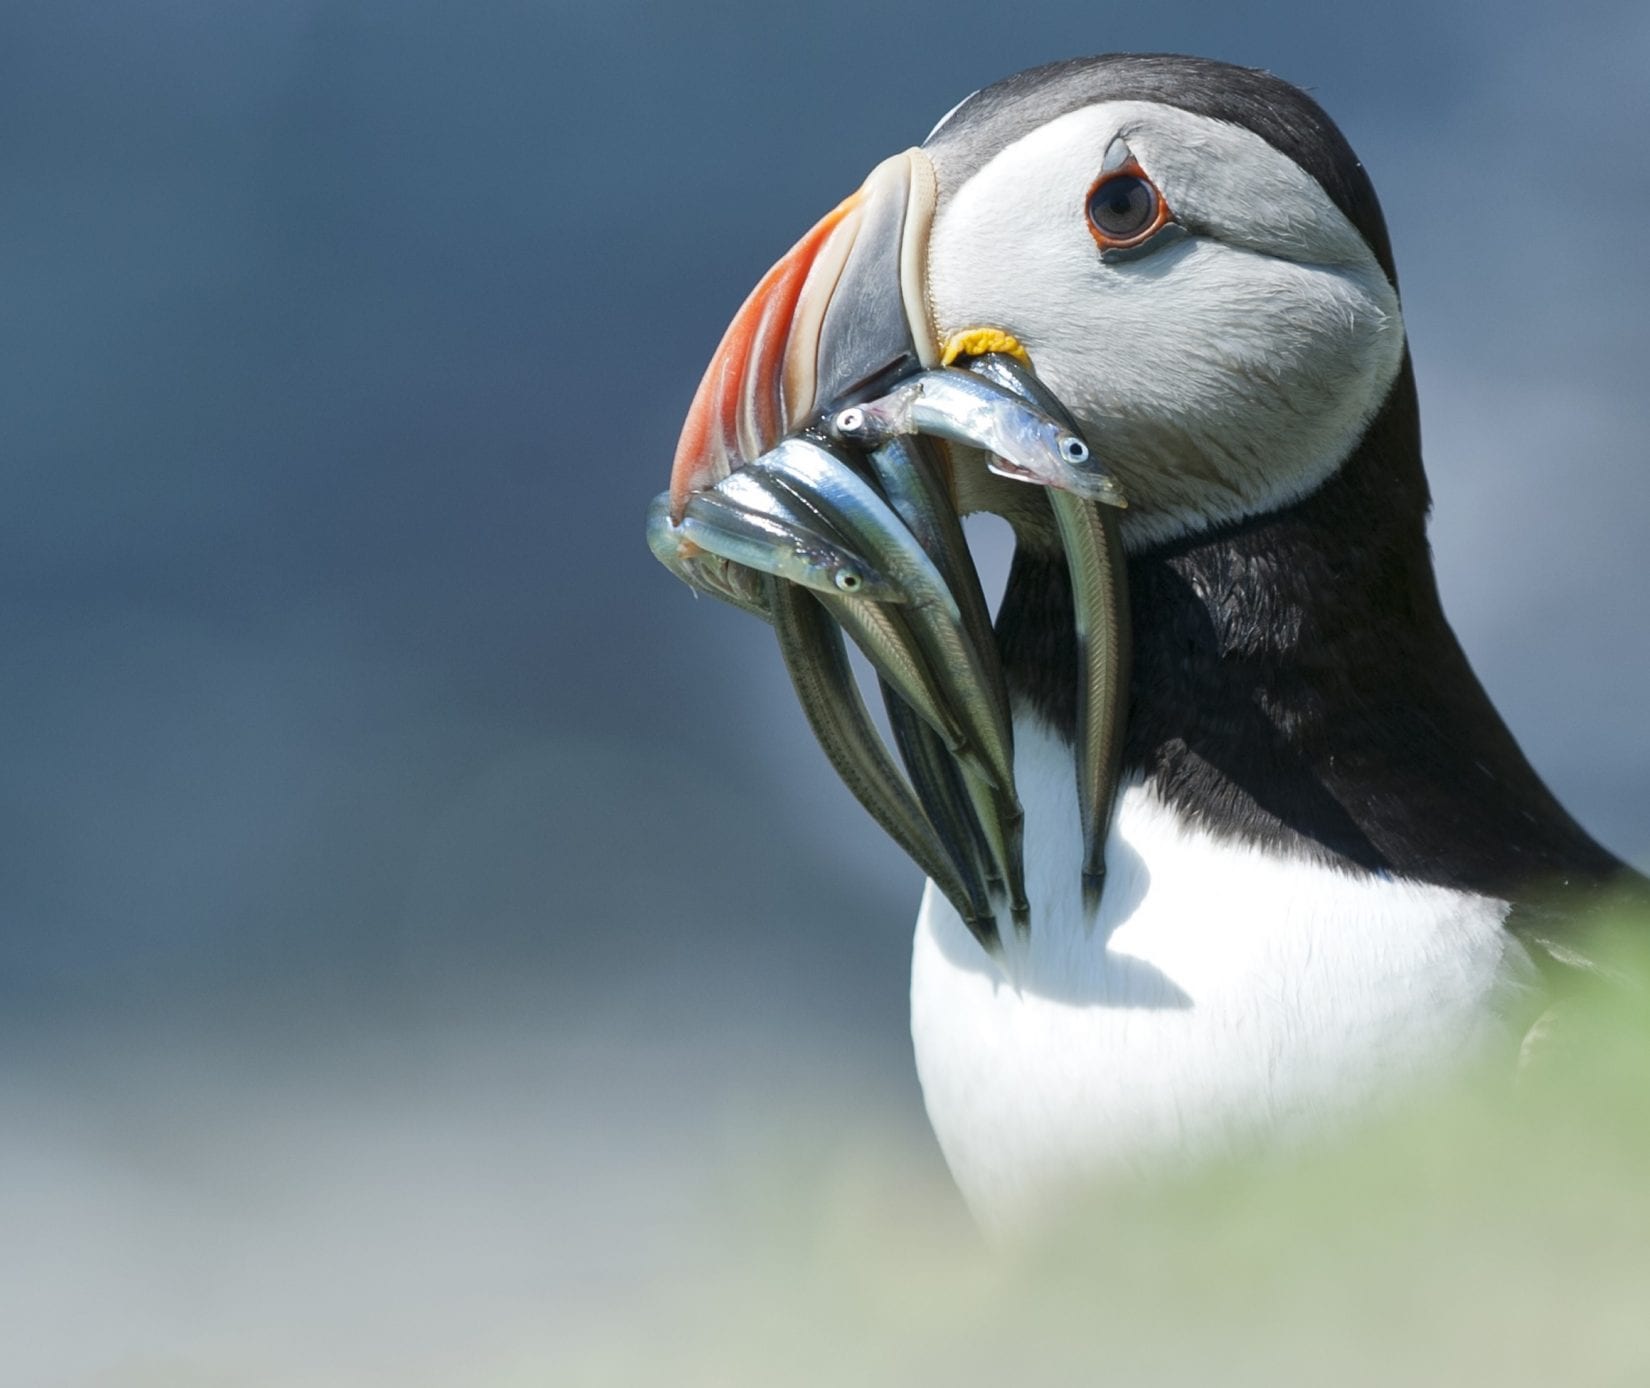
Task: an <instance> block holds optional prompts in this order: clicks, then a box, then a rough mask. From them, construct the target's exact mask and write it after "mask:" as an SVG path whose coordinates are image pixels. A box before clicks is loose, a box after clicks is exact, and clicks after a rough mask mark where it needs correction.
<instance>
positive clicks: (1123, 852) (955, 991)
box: [911, 717, 1533, 1228]
mask: <svg viewBox="0 0 1650 1388" xmlns="http://www.w3.org/2000/svg"><path fill="white" fill-rule="evenodd" d="M1015 740H1016V757H1015V773H1016V777H1017V779H1018V781H1019V786H1020V793H1021V798H1022V801H1023V803H1024V805H1025V811H1026V869H1027V885H1028V888H1029V891H1030V896H1031V901H1032V905H1033V923H1032V931H1031V937H1030V940H1029V942H1028V943H1025V944H1018V943H1016V942H1015V941H1013V940H1010V941H1008V943H1007V960H1006V974H1007V976H1006V977H1005V970H1004V969H999V967H998V966H997V965H996V964H994V963H993V962H992V961H991V960H990V959H989V958H988V957H987V956H986V955H985V954H984V953H983V952H982V951H981V949H980V947H979V946H978V945H977V944H976V943H975V942H974V940H973V938H972V936H970V935H969V933H968V931H967V930H966V929H965V928H964V926H963V924H962V922H961V921H960V920H959V919H958V917H957V915H956V913H955V912H954V911H953V910H952V909H951V907H950V906H949V905H948V904H947V903H946V901H945V900H944V898H943V897H941V896H940V895H939V894H938V893H937V892H936V891H935V890H934V888H933V886H932V885H930V886H929V888H928V891H927V893H926V895H925V896H924V898H923V903H922V911H921V914H920V915H919V917H918V919H917V932H916V942H915V948H914V952H913V958H912V977H911V1034H912V1039H913V1041H914V1043H915V1047H916V1059H917V1071H918V1074H919V1076H920V1078H921V1080H922V1087H923V1095H924V1099H925V1101H926V1103H927V1107H928V1114H929V1118H930V1120H931V1121H932V1123H933V1125H934V1131H935V1133H936V1134H937V1136H938V1137H939V1141H940V1146H941V1148H942V1149H943V1150H944V1152H945V1157H946V1160H947V1162H949V1163H950V1166H951V1170H952V1173H953V1174H954V1175H955V1177H956V1179H957V1183H958V1185H959V1186H960V1187H961V1188H962V1192H963V1195H964V1197H965V1198H966V1199H967V1200H968V1202H969V1205H970V1206H971V1208H972V1209H973V1211H974V1213H975V1215H976V1216H977V1217H978V1218H979V1219H980V1221H981V1222H982V1223H983V1224H985V1225H987V1226H988V1227H998V1228H1001V1227H1004V1226H1012V1225H1015V1224H1018V1223H1021V1222H1022V1221H1023V1220H1024V1219H1025V1218H1026V1217H1027V1216H1028V1215H1029V1214H1031V1213H1032V1212H1034V1211H1035V1209H1036V1208H1037V1207H1038V1206H1039V1205H1041V1204H1043V1203H1045V1202H1046V1201H1047V1199H1048V1198H1049V1196H1050V1195H1051V1194H1052V1193H1054V1192H1056V1191H1058V1190H1059V1189H1060V1188H1062V1187H1063V1186H1065V1185H1066V1184H1067V1183H1069V1182H1071V1181H1073V1180H1080V1179H1082V1178H1085V1177H1092V1176H1093V1175H1094V1174H1096V1173H1099V1172H1103V1171H1105V1170H1107V1169H1115V1168H1119V1167H1123V1168H1128V1167H1136V1168H1140V1169H1145V1168H1148V1167H1153V1168H1156V1167H1161V1166H1162V1165H1163V1163H1164V1162H1165V1161H1166V1160H1168V1161H1174V1160H1184V1159H1186V1158H1199V1157H1204V1156H1208V1155H1216V1154H1219V1153H1222V1152H1225V1151H1229V1150H1232V1149H1233V1148H1236V1147H1241V1146H1242V1145H1245V1144H1248V1143H1252V1142H1254V1141H1255V1140H1256V1139H1257V1138H1261V1137H1266V1138H1273V1137H1289V1136H1292V1135H1295V1134H1298V1133H1299V1132H1301V1131H1303V1130H1310V1128H1311V1127H1312V1126H1314V1125H1316V1124H1319V1123H1321V1122H1323V1121H1324V1120H1325V1119H1327V1118H1330V1117H1332V1116H1334V1115H1335V1114H1337V1113H1341V1114H1344V1113H1347V1112H1351V1111H1355V1110H1356V1109H1358V1108H1360V1107H1362V1106H1364V1105H1367V1104H1368V1103H1369V1102H1371V1101H1372V1100H1373V1099H1374V1098H1376V1097H1377V1096H1379V1095H1380V1094H1381V1093H1382V1092H1383V1091H1387V1092H1390V1091H1391V1090H1392V1089H1393V1088H1394V1087H1396V1086H1401V1085H1403V1084H1404V1083H1405V1082H1406V1081H1408V1082H1413V1081H1414V1080H1415V1079H1416V1078H1417V1077H1419V1076H1421V1075H1424V1074H1425V1073H1427V1071H1428V1070H1429V1069H1435V1068H1436V1067H1437V1066H1438V1065H1439V1063H1440V1061H1441V1060H1442V1059H1444V1058H1450V1059H1457V1058H1459V1057H1461V1056H1463V1055H1468V1054H1471V1053H1473V1052H1474V1051H1476V1050H1477V1049H1478V1048H1479V1047H1481V1046H1483V1045H1485V1044H1487V1043H1504V1044H1506V1045H1507V1047H1508V1054H1509V1055H1511V1053H1512V1046H1513V1042H1512V1040H1511V1039H1510V1037H1509V1036H1508V1032H1507V1027H1506V1024H1505V1023H1504V1022H1503V1021H1502V1014H1504V1013H1505V1012H1507V1011H1508V1010H1510V1006H1511V1004H1512V1003H1513V1002H1514V1001H1515V999H1516V998H1518V997H1519V995H1521V994H1522V993H1523V991H1524V989H1525V988H1526V987H1527V986H1528V984H1529V983H1530V982H1531V981H1532V979H1533V968H1532V966H1531V964H1530V961H1529V959H1528V957H1527V956H1526V955H1525V954H1524V951H1523V949H1522V947H1521V946H1519V945H1518V944H1517V943H1516V942H1515V941H1514V940H1513V939H1512V937H1511V936H1509V935H1508V934H1507V933H1506V931H1505V930H1504V929H1503V928H1502V924H1501V922H1502V918H1503V916H1504V915H1505V914H1506V910H1507V907H1506V904H1505V903H1504V902H1499V901H1491V900H1487V899H1485V898H1483V897H1478V896H1472V895H1468V894H1466V893H1462V892H1457V891H1451V890H1448V889H1445V888H1441V887H1432V886H1424V885H1420V884H1416V883H1412V882H1405V881H1399V880H1392V879H1386V880H1382V879H1375V878H1370V877H1368V876H1362V875H1357V876H1355V875H1353V874H1351V873H1347V872H1343V871H1340V870H1338V869H1335V868H1331V867H1326V866H1322V865H1319V864H1314V863H1311V862H1308V861H1305V860H1303V859H1299V858H1289V857H1282V856H1279V855H1277V854H1275V853H1270V852H1266V851H1263V850H1259V849H1253V848H1247V847H1244V846H1242V845H1239V844H1235V843H1232V842H1229V841H1225V840H1222V839H1219V838H1216V837H1213V836H1211V835H1210V834H1208V833H1206V832H1204V831H1202V830H1200V829H1198V828H1197V827H1195V826H1194V825H1192V824H1189V823H1187V822H1185V821H1184V820H1182V819H1181V818H1180V817H1179V815H1178V814H1176V813H1175V812H1174V811H1172V810H1170V809H1169V808H1168V807H1167V806H1165V805H1164V804H1163V803H1162V802H1161V801H1160V800H1159V799H1158V798H1157V797H1156V795H1155V794H1154V793H1152V792H1151V791H1149V790H1147V789H1146V788H1144V787H1141V786H1134V787H1131V788H1129V789H1127V790H1125V791H1124V793H1123V794H1122V796H1121V797H1120V800H1119V803H1118V809H1117V814H1116V818H1115V820H1114V823H1113V826H1112V830H1111V836H1110V839H1109V841H1108V843H1107V847H1106V867H1107V881H1106V892H1105V898H1104V902H1103V904H1102V906H1101V910H1100V914H1099V917H1098V919H1097V920H1095V921H1094V922H1093V924H1092V927H1091V926H1090V925H1088V924H1087V923H1085V920H1084V918H1083V911H1082V906H1081V894H1080V889H1079V880H1078V871H1077V863H1078V861H1079V846H1080V845H1079V830H1078V815H1077V803H1076V791H1075V788H1074V784H1073V775H1072V761H1071V750H1070V748H1069V747H1068V746H1067V745H1066V744H1065V743H1063V742H1061V741H1060V740H1059V739H1058V738H1057V737H1055V736H1054V735H1053V734H1052V733H1051V732H1050V731H1048V730H1047V729H1046V728H1045V727H1043V726H1041V725H1040V724H1038V723H1036V722H1033V721H1029V720H1027V719H1025V718H1023V717H1019V718H1016V722H1015ZM1010 979H1012V981H1010Z"/></svg>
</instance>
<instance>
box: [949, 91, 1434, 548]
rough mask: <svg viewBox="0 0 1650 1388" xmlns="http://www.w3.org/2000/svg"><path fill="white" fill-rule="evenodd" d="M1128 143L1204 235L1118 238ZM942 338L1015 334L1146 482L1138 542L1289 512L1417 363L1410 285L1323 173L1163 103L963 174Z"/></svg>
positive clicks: (953, 220) (1058, 134)
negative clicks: (1102, 231)
mask: <svg viewBox="0 0 1650 1388" xmlns="http://www.w3.org/2000/svg"><path fill="white" fill-rule="evenodd" d="M1119 137H1121V138H1122V139H1123V140H1124V141H1125V142H1126V143H1127V146H1128V151H1129V152H1130V153H1132V155H1133V156H1134V159H1135V161H1136V162H1137V163H1138V165H1139V166H1140V169H1141V170H1142V171H1143V172H1144V173H1145V175H1146V176H1147V178H1148V179H1149V180H1150V181H1151V182H1152V183H1153V184H1155V185H1156V188H1157V189H1158V190H1159V192H1160V193H1161V194H1162V197H1163V200H1164V201H1165V202H1166V203H1167V205H1168V207H1169V209H1170V211H1171V212H1172V213H1173V215H1174V218H1175V219H1176V221H1178V222H1181V223H1183V224H1185V225H1186V226H1187V228H1188V229H1189V230H1191V232H1192V233H1193V234H1191V235H1187V236H1183V237H1180V238H1178V239H1175V238H1173V237H1172V236H1170V237H1164V238H1161V239H1160V241H1158V242H1153V243H1151V244H1150V245H1149V246H1148V247H1147V248H1145V249H1143V250H1142V251H1138V252H1135V253H1133V254H1132V255H1127V256H1123V257H1119V256H1117V255H1116V253H1107V254H1103V253H1102V250H1101V247H1100V245H1098V244H1097V242H1096V240H1095V237H1094V235H1093V233H1092V232H1091V230H1090V221H1089V216H1088V195H1089V191H1090V189H1091V188H1092V187H1093V186H1094V184H1095V182H1096V180H1097V179H1098V178H1099V176H1100V173H1101V164H1102V160H1103V159H1104V158H1105V156H1106V154H1107V151H1108V150H1109V149H1110V148H1111V147H1112V142H1113V141H1114V140H1115V139H1117V138H1119ZM942 194H943V195H944V196H943V198H942V205H941V208H940V211H939V215H938V216H937V218H936V219H935V223H934V227H933V232H932V236H931V239H930V243H929V259H928V292H929V306H930V311H931V313H932V314H933V317H934V322H935V326H936V328H937V329H938V334H939V338H940V340H941V341H942V342H943V341H944V340H946V339H947V338H948V337H950V336H951V335H952V334H954V333H957V332H961V331H963V330H965V329H968V328H974V327H992V328H1001V329H1003V330H1005V331H1008V332H1010V333H1012V334H1013V335H1014V336H1015V337H1017V338H1018V339H1019V340H1020V342H1021V343H1022V344H1023V345H1024V346H1025V348H1026V350H1027V351H1028V352H1029V353H1030V356H1031V360H1032V365H1033V366H1034V367H1035V368H1036V370H1037V373H1038V374H1039V375H1040V376H1041V377H1042V378H1043V379H1044V380H1045V381H1046V382H1047V383H1048V384H1049V386H1050V387H1051V388H1052V389H1053V390H1054V391H1055V393H1056V394H1058V395H1059V396H1060V397H1061V399H1062V400H1064V401H1065V403H1066V404H1067V406H1068V407H1069V408H1070V409H1071V410H1072V412H1073V413H1074V414H1076V415H1077V417H1078V419H1079V420H1080V421H1081V422H1082V424H1083V426H1084V429H1085V431H1086V432H1087V433H1088V435H1089V440H1090V442H1091V443H1092V444H1093V445H1094V446H1095V448H1096V450H1097V452H1098V453H1099V454H1100V456H1101V457H1102V458H1104V459H1105V461H1106V462H1107V463H1108V464H1109V465H1110V466H1111V467H1112V468H1113V469H1114V470H1115V471H1116V473H1117V474H1118V476H1119V478H1120V479H1121V481H1122V483H1123V486H1124V488H1125V490H1126V491H1127V493H1128V495H1129V498H1130V511H1129V512H1128V513H1127V516H1128V519H1127V521H1126V524H1127V526H1128V527H1129V541H1130V543H1131V545H1138V544H1141V543H1149V542H1154V541H1160V540H1163V539H1167V538H1171V537H1173V536H1175V535H1179V534H1183V533H1187V532H1190V531H1195V530H1198V529H1202V528H1206V527H1208V526H1209V525H1211V524H1214V523H1218V522H1220V521H1225V520H1234V519H1237V518H1239V517H1241V516H1245V515H1252V514H1255V513H1257V512H1263V511H1268V510H1274V509H1276V508H1278V507H1279V506H1283V505H1287V504H1288V503H1289V502H1291V501H1294V500H1296V499H1298V498H1299V497H1301V496H1303V495H1304V494H1306V493H1307V492H1309V491H1310V490H1312V488H1313V487H1315V486H1316V485H1317V484H1318V483H1319V482H1321V481H1323V480H1324V478H1326V477H1327V476H1328V475H1329V474H1330V473H1331V472H1333V471H1334V470H1335V468H1337V467H1338V466H1339V465H1340V464H1341V463H1342V462H1343V461H1344V460H1345V459H1346V457H1347V456H1348V454H1349V453H1350V452H1351V451H1352V449H1353V447H1354V446H1355V445H1356V443H1357V441H1358V439H1359V438H1360V437H1361V436H1362V434H1363V431H1364V429H1365V427H1366V426H1367V425H1368V423H1369V421H1370V419H1371V417H1372V416H1373V415H1374V413H1375V411H1376V410H1377V409H1378V408H1379V406H1380V404H1381V402H1382V401H1383V400H1384V399H1385V397H1386V394H1387V391H1388V389H1389V388H1390V386H1391V384H1392V381H1393V378H1394V376H1395V375H1396V374H1397V371H1398V368H1399V365H1400V364H1401V362H1402V359H1403V350H1404V329H1403V319H1402V316H1401V314H1400V312H1399V307H1398V297H1397V294H1396V293H1395V292H1394V291H1393V288H1392V286H1391V284H1389V283H1388V281H1387V279H1386V276H1385V274H1384V273H1383V272H1382V270H1381V268H1380V266H1379V264H1377V263H1376V261H1375V258H1374V256H1373V255H1372V254H1371V253H1370V251H1369V248H1368V246H1367V245H1366V244H1365V243H1364V240H1363V238H1362V237H1361V236H1360V235H1359V234H1358V232H1357V231H1356V230H1355V229H1354V228H1353V226H1352V224H1351V223H1350V222H1349V221H1348V220H1347V219H1346V217H1345V216H1344V215H1343V214H1342V213H1341V211H1340V210H1339V209H1338V208H1337V207H1336V206H1335V204H1334V203H1333V202H1332V201H1330V199H1329V196H1328V195H1327V194H1326V193H1325V192H1324V191H1323V189H1322V187H1321V186H1320V185H1319V184H1318V183H1317V181H1316V180H1315V179H1313V178H1312V177H1311V176H1310V175H1308V174H1307V173H1305V172H1304V171H1303V170H1302V169H1301V168H1300V167H1299V166H1298V165H1296V164H1295V163H1294V162H1293V161H1292V160H1290V159H1289V158H1288V157H1286V156H1285V155H1283V154H1282V153H1280V152H1279V151H1278V150H1276V149H1274V148H1273V147H1272V146H1271V145H1269V144H1267V143H1266V141H1264V140H1262V139H1261V138H1260V137H1259V136H1258V135H1255V134H1252V133H1251V132H1250V131H1248V130H1245V129H1242V128H1240V127H1238V126H1234V125H1229V124H1227V123H1225V122H1222V121H1216V120H1211V119H1208V118H1206V117H1202V116H1195V115H1191V114H1190V113H1188V112H1185V111H1182V110H1180V109H1178V108H1176V107H1172V106H1164V105H1160V104H1157V103H1155V102H1140V101H1118V102H1105V103H1102V104H1099V105H1095V106H1089V107H1085V108H1084V109H1082V110H1078V111H1073V112H1070V113H1069V114H1067V115H1064V116H1061V117H1059V118H1058V119H1056V120H1053V121H1050V122H1049V123H1048V124H1047V125H1044V126H1042V127H1040V128H1038V129H1037V130H1034V131H1032V132H1031V133H1030V134H1029V135H1026V136H1025V137H1023V138H1022V139H1020V140H1018V141H1016V142H1015V143H1014V144H1012V145H1009V146H1008V147H1007V148H1005V149H1004V150H1002V151H1001V152H1000V153H999V154H997V155H996V156H995V157H994V158H993V159H992V160H991V161H990V162H989V163H988V164H986V165H985V166H984V167H983V168H981V169H980V170H979V171H978V172H977V173H975V174H974V176H973V177H972V178H970V179H969V180H968V181H967V182H966V183H965V184H963V185H962V186H961V187H959V188H956V189H943V190H942Z"/></svg>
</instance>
